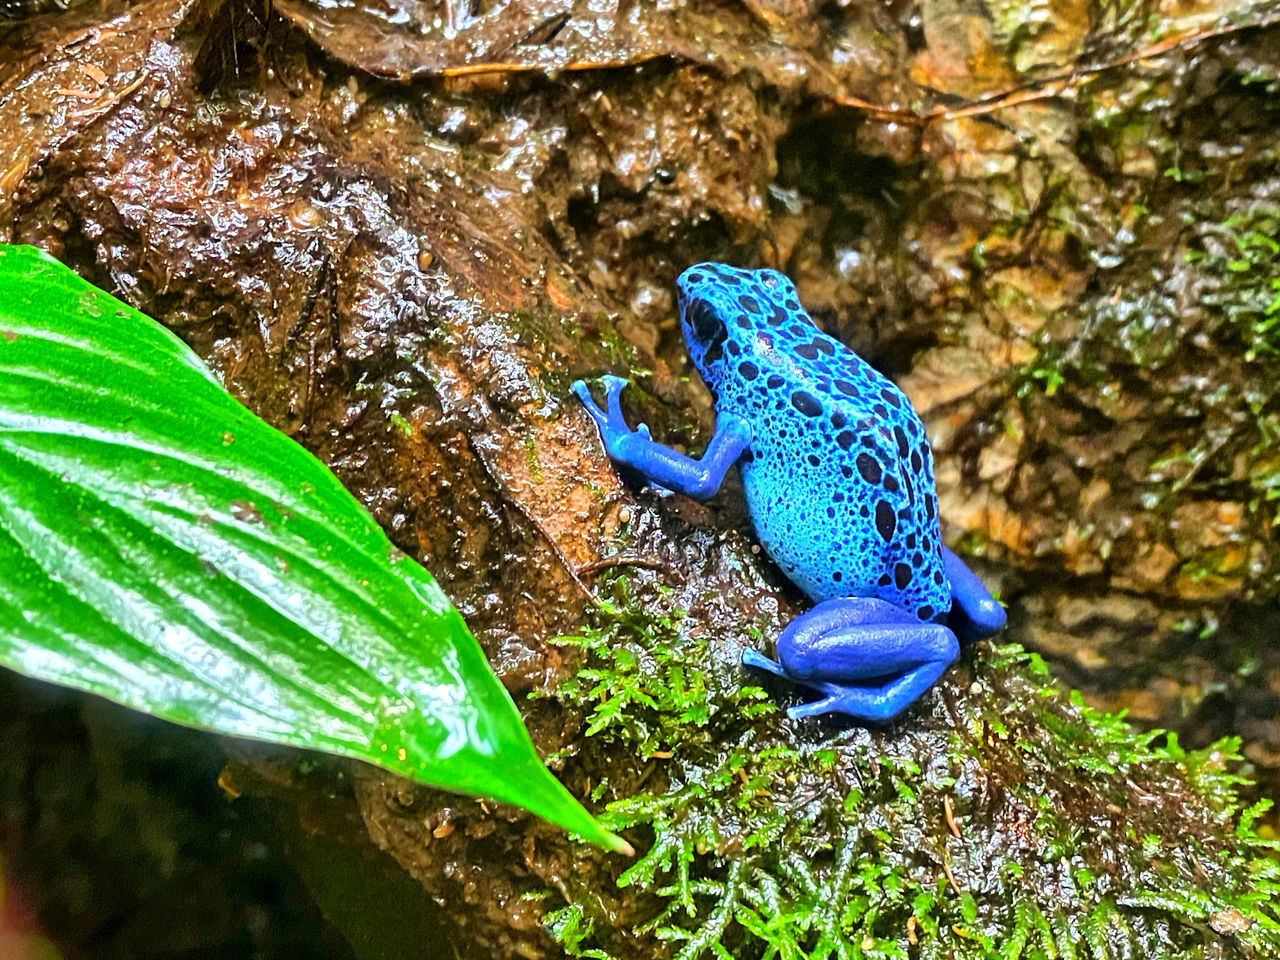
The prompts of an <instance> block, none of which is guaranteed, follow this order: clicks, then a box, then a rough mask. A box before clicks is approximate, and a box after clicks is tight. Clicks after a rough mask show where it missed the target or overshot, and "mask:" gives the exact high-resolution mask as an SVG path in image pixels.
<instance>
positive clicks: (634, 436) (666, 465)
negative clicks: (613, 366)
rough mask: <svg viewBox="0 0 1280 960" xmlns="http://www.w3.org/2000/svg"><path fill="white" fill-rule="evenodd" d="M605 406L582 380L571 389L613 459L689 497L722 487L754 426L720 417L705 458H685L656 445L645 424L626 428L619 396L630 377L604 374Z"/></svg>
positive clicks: (666, 487)
mask: <svg viewBox="0 0 1280 960" xmlns="http://www.w3.org/2000/svg"><path fill="white" fill-rule="evenodd" d="M601 381H602V382H603V384H604V391H605V409H604V410H602V409H600V407H599V406H598V405H597V404H596V402H595V400H594V399H592V396H591V391H590V390H588V389H587V385H586V384H585V383H583V382H582V381H581V380H576V381H574V383H573V385H572V386H571V387H570V389H571V390H573V392H574V393H575V394H576V395H577V397H578V399H579V400H581V401H582V404H583V406H584V407H586V409H587V413H588V414H590V416H591V419H592V420H594V421H595V423H596V426H597V427H599V428H600V439H601V440H603V441H604V449H605V452H606V453H608V454H609V459H611V460H613V461H614V463H618V464H621V465H623V466H626V467H630V468H631V469H632V470H635V471H636V472H637V473H639V474H640V475H641V476H642V477H644V479H645V480H647V481H648V482H649V483H651V484H653V485H654V486H655V487H658V488H660V489H665V490H674V491H675V492H676V493H683V494H685V495H686V496H690V497H697V498H698V499H705V498H707V497H710V496H712V495H714V494H715V492H716V491H717V490H719V489H720V484H721V482H722V481H723V480H724V475H725V473H727V472H728V470H729V468H730V467H731V466H733V464H734V462H735V461H736V460H737V459H738V457H740V456H742V451H743V450H745V449H746V448H747V446H748V445H749V444H750V443H751V428H750V426H748V424H747V422H746V421H745V420H743V419H742V418H741V417H735V416H720V417H717V418H716V432H715V435H714V436H712V438H711V442H710V443H709V444H708V445H707V452H706V453H705V454H703V457H702V459H701V460H694V459H693V458H691V457H686V456H685V455H684V454H683V453H677V452H676V451H675V450H672V449H671V448H670V447H666V446H663V445H662V444H660V443H655V442H654V441H653V438H652V437H651V436H650V434H649V428H648V427H647V426H645V425H644V424H643V423H642V424H640V426H639V427H637V428H636V429H635V430H632V429H631V428H630V427H628V426H627V420H626V418H625V417H624V416H623V415H622V402H621V399H620V395H621V393H622V388H623V387H625V386H626V385H627V381H626V380H624V379H622V378H621V377H614V376H607V377H602V378H601Z"/></svg>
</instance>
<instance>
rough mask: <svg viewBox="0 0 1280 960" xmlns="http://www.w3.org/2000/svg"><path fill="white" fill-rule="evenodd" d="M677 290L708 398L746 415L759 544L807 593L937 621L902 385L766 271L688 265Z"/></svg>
mask: <svg viewBox="0 0 1280 960" xmlns="http://www.w3.org/2000/svg"><path fill="white" fill-rule="evenodd" d="M679 289H680V308H681V315H682V317H683V318H684V324H685V339H686V340H687V341H688V343H689V349H690V353H691V354H692V359H693V362H694V365H695V366H696V367H697V368H698V372H699V373H701V374H702V379H703V380H704V381H705V382H706V384H707V386H708V387H709V388H710V389H711V391H712V393H713V394H714V396H715V398H716V410H717V411H718V412H723V413H731V414H736V415H738V416H741V417H742V418H743V419H745V420H746V421H747V422H748V423H750V424H751V427H752V436H751V444H750V446H749V447H748V448H747V449H746V450H745V451H744V452H743V454H742V459H741V461H740V466H741V469H742V481H743V485H744V487H745V489H746V495H747V504H748V506H749V508H750V510H751V519H752V521H753V523H754V524H755V528H756V533H757V535H758V536H759V538H760V544H761V546H762V547H763V548H764V549H765V551H766V552H767V553H768V554H769V556H770V557H772V558H773V560H774V562H776V563H777V564H778V566H780V567H781V568H782V569H783V571H785V572H786V574H787V576H788V577H789V578H790V579H791V580H792V581H793V582H794V583H795V584H796V586H798V587H799V588H800V589H801V590H803V591H804V592H805V593H806V594H807V595H808V596H809V598H810V599H811V600H813V601H814V602H818V601H822V600H828V599H831V598H833V597H848V596H859V597H876V598H879V599H881V600H887V601H888V602H889V603H891V604H893V605H894V606H896V607H900V608H902V609H905V610H909V611H911V612H912V613H915V614H916V615H917V616H918V617H919V618H920V619H921V620H942V619H944V618H945V616H946V614H947V612H948V611H949V610H950V609H951V595H950V590H949V587H948V584H947V579H946V574H945V573H944V571H943V566H942V553H941V547H942V542H941V536H940V535H939V529H938V501H937V496H936V494H935V492H934V491H935V484H934V479H933V455H932V453H931V452H930V450H929V443H928V441H927V440H926V438H925V431H924V425H923V424H921V422H920V418H919V417H918V416H917V415H916V412H915V410H913V409H912V407H911V404H910V402H909V401H908V400H907V398H906V397H905V396H904V395H903V393H902V391H901V390H899V389H898V388H897V387H896V386H895V385H894V384H893V383H892V382H890V381H889V380H887V379H885V378H884V377H883V376H881V375H880V374H879V373H877V372H876V371H875V369H873V368H872V367H871V365H870V364H868V363H866V362H865V361H864V360H863V359H862V358H861V357H859V356H858V355H857V354H856V353H854V352H853V351H852V350H850V349H849V348H848V347H846V346H845V345H844V344H842V343H841V342H840V341H838V340H836V339H834V338H832V337H829V336H827V335H826V334H825V333H823V332H822V331H821V330H819V329H818V328H817V327H816V326H814V324H813V321H812V320H811V319H810V318H809V315H808V314H807V313H805V311H804V308H803V307H801V306H800V301H799V299H798V298H797V296H796V289H795V286H794V285H793V284H792V282H791V281H790V280H788V279H787V278H786V277H785V276H783V275H782V274H780V273H778V272H776V271H774V270H757V271H749V270H738V269H735V268H733V267H726V266H723V265H719V264H699V265H698V266H695V267H692V268H690V269H689V270H687V271H685V273H684V274H683V275H682V276H681V277H680V280H679ZM699 324H700V325H701V327H702V329H701V330H699V329H697V327H698V325H699ZM797 491H803V495H802V496H797Z"/></svg>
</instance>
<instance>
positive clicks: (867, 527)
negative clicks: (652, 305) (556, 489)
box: [573, 263, 1005, 722]
mask: <svg viewBox="0 0 1280 960" xmlns="http://www.w3.org/2000/svg"><path fill="white" fill-rule="evenodd" d="M677 284H678V287H679V292H680V301H679V302H680V316H681V323H682V325H683V328H684V335H685V341H686V343H687V344H688V348H689V353H690V357H691V359H692V360H693V363H694V365H695V366H696V367H697V368H698V372H699V373H700V374H701V375H702V378H703V380H704V381H705V382H706V384H707V386H708V387H709V388H710V390H711V392H712V395H713V396H714V398H715V406H716V430H715V434H714V435H713V437H712V439H711V442H710V443H709V444H708V446H707V451H706V453H705V454H704V455H703V457H702V459H701V460H693V459H691V458H689V457H686V456H684V455H683V454H679V453H676V452H675V451H673V450H671V449H670V448H667V447H664V446H662V445H660V444H657V443H654V442H653V440H652V439H651V438H650V437H649V431H648V429H647V428H646V427H645V426H644V425H643V424H642V425H641V426H640V427H638V428H637V429H636V430H634V431H633V430H631V429H630V428H629V427H628V426H627V424H626V421H625V419H624V417H623V414H622V409H621V405H620V402H619V393H620V392H621V390H622V387H623V386H624V385H625V381H624V380H622V379H620V378H618V377H606V378H604V384H605V393H606V398H607V399H606V406H607V410H602V409H601V408H600V407H599V406H597V405H596V403H595V401H594V400H593V399H592V397H591V394H590V392H589V391H588V389H587V387H586V385H585V384H584V383H582V382H581V381H578V382H577V383H575V384H574V385H573V390H574V392H575V393H576V394H577V395H578V396H579V398H580V399H581V400H582V401H583V404H584V405H585V406H586V409H587V412H588V413H589V414H590V415H591V416H592V418H593V419H594V420H595V421H596V424H597V425H598V426H599V427H600V433H601V437H602V439H603V440H604V443H605V449H606V451H607V452H608V454H609V456H610V457H611V458H612V459H613V460H614V461H615V462H617V463H619V464H623V465H626V466H628V467H630V468H632V469H634V470H636V471H638V472H640V473H641V474H642V475H643V476H645V477H646V478H647V479H649V480H650V481H651V482H653V483H655V484H657V485H659V486H662V487H664V488H666V489H670V490H675V491H677V492H680V493H685V494H688V495H690V496H694V497H700V498H702V497H709V496H711V495H713V494H714V493H715V492H716V490H717V489H718V488H719V486H720V482H721V480H722V479H723V477H724V475H725V473H726V471H727V470H728V469H729V468H730V467H731V466H732V465H733V464H735V463H737V464H738V465H739V467H740V469H741V471H742V480H743V486H744V488H745V491H746V497H747V504H748V507H749V509H750V512H751V519H752V522H753V524H754V526H755V529H756V533H757V535H758V536H759V538H760V543H761V545H762V546H763V547H764V549H765V551H766V552H767V553H768V554H769V556H770V557H771V558H773V560H774V561H775V562H776V563H777V564H778V565H779V566H780V567H781V568H782V570H783V571H784V572H785V573H786V574H787V576H788V577H789V578H790V579H791V580H792V581H793V582H794V583H795V584H796V585H797V586H798V587H799V588H800V589H801V590H803V591H804V592H805V593H806V594H807V595H808V596H809V597H810V599H812V600H813V601H814V603H815V606H814V607H813V609H811V610H810V611H808V612H807V613H805V614H803V615H801V616H800V617H798V618H796V620H794V621H793V622H792V623H790V624H789V625H788V626H787V628H786V629H785V630H783V632H782V634H781V635H780V636H779V638H778V643H777V646H778V662H774V661H773V660H770V659H768V658H766V657H764V656H763V655H761V654H759V653H757V652H755V651H747V652H746V653H744V654H743V662H744V663H745V664H747V665H748V666H752V667H755V668H758V669H762V670H767V671H769V672H771V673H774V674H777V675H779V676H782V677H786V678H788V679H790V680H793V681H795V682H797V683H800V684H803V685H804V686H806V687H809V688H810V689H813V690H816V691H818V692H819V693H820V694H821V695H822V696H821V697H820V698H819V699H818V700H815V701H812V702H810V703H805V704H801V705H799V706H795V707H792V708H790V710H789V711H788V712H789V713H790V715H791V716H792V717H805V716H816V715H819V714H823V713H828V712H838V713H844V714H847V715H849V716H853V717H855V718H858V719H860V720H864V721H869V722H880V721H884V720H887V719H889V718H890V717H892V716H894V715H896V714H897V713H899V712H900V711H901V710H903V709H905V708H906V707H907V706H909V705H910V704H911V703H912V702H913V701H914V700H916V699H917V698H918V697H919V696H920V695H921V694H922V693H923V692H924V691H925V690H927V689H928V688H929V687H930V686H932V684H933V683H934V682H935V681H936V680H937V678H938V677H939V676H940V675H941V674H942V672H943V671H944V670H945V669H946V668H947V666H948V665H949V664H950V663H951V662H952V661H953V660H954V659H955V658H956V656H957V655H958V652H959V644H958V642H957V634H958V635H959V637H960V638H962V639H965V640H970V639H976V638H980V637H985V636H989V635H991V634H993V633H995V632H996V631H998V630H999V629H1000V628H1001V627H1003V625H1004V621H1005V615H1004V611H1003V609H1002V608H1001V607H1000V605H999V604H998V603H997V602H996V601H995V600H994V599H992V597H991V595H990V594H989V593H988V592H987V591H986V589H985V588H984V587H983V586H982V584H981V582H980V581H979V580H978V578H977V577H976V576H974V574H973V573H972V572H971V571H970V570H969V569H968V568H967V567H966V566H965V565H964V563H963V562H962V561H961V560H960V559H959V558H958V557H957V556H956V555H955V554H954V553H952V552H951V551H950V550H947V549H946V548H945V547H944V546H943V545H942V538H941V535H940V531H939V521H938V502H937V494H936V489H935V484H934V476H933V457H932V454H931V452H930V450H929V444H928V441H927V439H926V437H925V431H924V426H923V425H922V424H921V423H920V418H919V417H918V416H917V415H916V413H915V411H914V410H913V409H912V407H911V404H910V403H909V402H908V400H907V398H906V397H905V396H904V395H903V394H902V392H901V391H900V390H898V388H897V387H896V386H895V385H894V384H893V383H891V382H890V381H889V380H887V379H885V378H884V377H882V376H881V375H880V374H879V373H877V372H876V371H875V370H874V369H872V368H871V367H870V366H869V365H868V364H867V363H865V362H864V361H863V360H862V359H861V358H860V357H858V356H857V354H855V353H854V352H853V351H852V350H850V349H849V348H848V347H846V346H844V345H843V344H842V343H840V342H839V341H838V340H835V339H833V338H831V337H828V336H827V335H826V334H824V333H822V332H821V331H820V330H819V329H818V328H817V327H816V326H814V324H813V321H812V320H811V319H810V317H809V315H808V314H807V313H805V311H804V309H803V308H802V307H801V306H800V301H799V298H798V297H797V295H796V289H795V286H794V285H793V284H792V283H791V281H790V280H788V279H787V278H786V277H785V276H783V275H782V274H780V273H778V272H776V271H773V270H742V269H738V268H735V267H729V266H726V265H724V264H716V263H701V264H697V265H695V266H693V267H690V268H689V269H688V270H686V271H685V272H684V273H683V274H681V276H680V278H679V280H678V281H677Z"/></svg>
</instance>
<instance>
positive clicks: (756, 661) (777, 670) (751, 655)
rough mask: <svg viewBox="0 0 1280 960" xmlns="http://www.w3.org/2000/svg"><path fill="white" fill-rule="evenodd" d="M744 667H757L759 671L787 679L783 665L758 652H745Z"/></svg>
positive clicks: (743, 656) (743, 652)
mask: <svg viewBox="0 0 1280 960" xmlns="http://www.w3.org/2000/svg"><path fill="white" fill-rule="evenodd" d="M742 665H743V666H744V667H755V668H756V669H757V670H764V671H766V672H767V673H772V674H773V675H774V676H775V677H785V676H786V675H787V674H786V672H785V671H784V670H783V669H782V664H780V663H778V662H777V661H775V660H770V659H769V658H768V657H766V656H765V655H764V654H763V653H760V652H759V651H758V650H743V651H742Z"/></svg>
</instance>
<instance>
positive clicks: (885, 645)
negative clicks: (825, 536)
mask: <svg viewBox="0 0 1280 960" xmlns="http://www.w3.org/2000/svg"><path fill="white" fill-rule="evenodd" d="M959 652H960V646H959V644H958V643H957V641H956V638H955V634H953V633H952V632H951V631H950V630H949V629H947V628H946V627H945V626H943V625H942V624H937V623H924V622H922V621H921V620H919V619H918V618H917V617H916V616H915V615H913V614H911V613H908V612H907V611H905V610H902V609H901V608H899V607H895V606H894V605H893V604H891V603H886V602H885V601H883V600H874V599H867V598H861V597H850V598H847V599H839V600H826V601H823V602H822V603H820V604H818V605H817V606H815V607H814V608H813V609H812V610H810V611H809V612H808V613H805V614H804V615H803V616H800V617H797V618H796V619H795V620H793V621H792V622H791V623H790V624H788V625H787V628H786V629H785V630H783V631H782V634H781V635H780V636H779V637H778V659H779V661H780V662H779V663H776V664H775V663H774V662H773V661H772V660H769V659H767V658H766V657H763V656H761V655H760V654H758V653H756V652H754V651H748V652H746V653H744V654H743V662H744V663H745V664H747V665H748V666H753V667H758V668H761V669H765V670H768V671H769V672H771V673H775V674H778V675H779V676H785V677H787V678H789V679H791V680H794V681H795V682H797V683H801V684H804V685H805V686H807V687H812V688H813V689H815V690H818V691H819V692H821V693H822V694H824V696H823V697H822V698H821V699H819V700H815V701H813V702H812V703H805V704H801V705H800V706H796V707H792V708H791V709H790V710H788V711H787V713H788V714H789V715H790V716H791V717H793V718H796V717H812V716H818V715H819V714H823V713H845V714H848V715H849V716H852V717H856V718H857V719H859V720H865V721H870V722H882V721H885V720H888V719H890V718H892V717H893V716H895V715H897V714H898V713H900V712H902V711H903V710H904V709H906V708H907V707H908V706H910V705H911V704H912V703H913V702H915V700H916V699H917V698H918V697H919V696H920V695H921V694H922V693H924V692H925V691H926V690H928V689H929V687H931V686H933V684H934V682H935V681H937V679H938V677H940V676H941V675H942V673H943V671H944V670H946V669H947V667H948V666H950V665H951V663H952V662H953V661H954V660H955V658H956V657H957V656H958V655H959Z"/></svg>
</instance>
